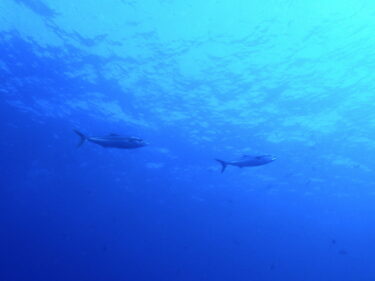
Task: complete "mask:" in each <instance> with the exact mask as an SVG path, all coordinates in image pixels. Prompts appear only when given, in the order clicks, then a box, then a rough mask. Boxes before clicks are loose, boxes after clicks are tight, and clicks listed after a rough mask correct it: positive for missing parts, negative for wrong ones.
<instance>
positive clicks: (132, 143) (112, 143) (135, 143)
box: [73, 130, 147, 149]
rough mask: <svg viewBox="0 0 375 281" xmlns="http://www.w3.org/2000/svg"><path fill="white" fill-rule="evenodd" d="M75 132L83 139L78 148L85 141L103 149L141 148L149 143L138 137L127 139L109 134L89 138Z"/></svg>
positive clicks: (76, 131)
mask: <svg viewBox="0 0 375 281" xmlns="http://www.w3.org/2000/svg"><path fill="white" fill-rule="evenodd" d="M73 131H74V132H75V133H76V134H77V135H78V136H79V137H80V138H81V139H80V142H79V143H78V147H80V146H81V145H82V144H83V143H84V142H85V141H90V142H93V143H96V144H99V145H101V146H103V147H115V148H124V149H132V148H139V147H143V146H146V145H147V143H146V142H145V141H144V140H143V139H141V138H137V137H126V136H121V135H117V134H109V135H107V136H102V137H89V136H86V135H84V134H82V133H81V132H80V131H78V130H73Z"/></svg>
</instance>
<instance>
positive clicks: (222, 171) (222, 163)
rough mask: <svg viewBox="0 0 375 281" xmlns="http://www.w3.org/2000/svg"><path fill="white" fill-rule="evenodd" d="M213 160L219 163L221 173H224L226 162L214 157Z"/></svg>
mask: <svg viewBox="0 0 375 281" xmlns="http://www.w3.org/2000/svg"><path fill="white" fill-rule="evenodd" d="M215 160H216V161H217V162H219V163H220V164H221V173H224V171H225V168H226V167H227V165H228V163H227V162H225V161H223V160H220V159H215Z"/></svg>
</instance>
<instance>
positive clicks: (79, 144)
mask: <svg viewBox="0 0 375 281" xmlns="http://www.w3.org/2000/svg"><path fill="white" fill-rule="evenodd" d="M73 131H74V132H75V133H76V134H77V135H78V136H79V137H80V138H81V139H80V140H79V143H78V144H77V147H80V146H81V145H82V144H83V143H84V142H85V141H86V140H87V137H86V136H85V135H84V134H82V133H81V132H80V131H78V130H73Z"/></svg>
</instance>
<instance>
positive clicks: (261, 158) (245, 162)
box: [215, 155, 276, 173]
mask: <svg viewBox="0 0 375 281" xmlns="http://www.w3.org/2000/svg"><path fill="white" fill-rule="evenodd" d="M215 160H216V161H218V162H219V163H220V164H221V173H224V171H225V168H226V167H227V166H228V165H231V166H236V167H239V168H243V167H254V166H262V165H266V164H268V163H271V162H273V161H275V160H276V157H275V156H272V155H243V156H242V158H240V159H239V160H235V161H224V160H220V159H215Z"/></svg>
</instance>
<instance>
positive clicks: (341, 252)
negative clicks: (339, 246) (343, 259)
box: [339, 250, 348, 256]
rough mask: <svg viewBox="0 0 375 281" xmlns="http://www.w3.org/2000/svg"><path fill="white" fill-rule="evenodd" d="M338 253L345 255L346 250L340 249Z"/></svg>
mask: <svg viewBox="0 0 375 281" xmlns="http://www.w3.org/2000/svg"><path fill="white" fill-rule="evenodd" d="M339 254H340V255H342V256H346V255H347V254H348V252H347V251H346V250H340V251H339Z"/></svg>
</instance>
